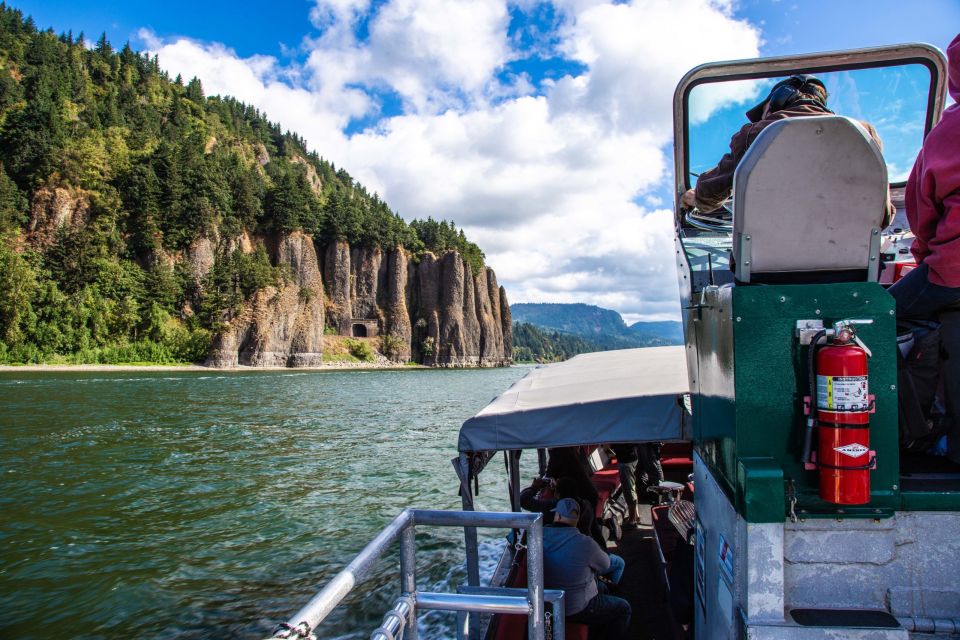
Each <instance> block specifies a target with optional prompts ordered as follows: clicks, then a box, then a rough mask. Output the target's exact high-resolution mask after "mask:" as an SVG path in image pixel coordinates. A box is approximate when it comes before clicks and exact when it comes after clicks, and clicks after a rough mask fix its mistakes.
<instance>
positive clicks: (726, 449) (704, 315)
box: [689, 283, 900, 522]
mask: <svg viewBox="0 0 960 640" xmlns="http://www.w3.org/2000/svg"><path fill="white" fill-rule="evenodd" d="M893 309H894V302H893V298H891V297H890V295H889V294H887V292H886V291H885V290H884V289H883V287H881V286H880V285H878V284H875V283H842V284H824V285H753V286H737V287H722V288H717V287H708V288H707V289H706V290H704V292H703V294H702V296H701V298H700V299H699V301H698V303H697V304H696V305H691V309H690V310H689V313H690V314H691V315H690V321H691V322H692V323H693V325H694V326H695V327H696V330H695V335H696V340H697V345H696V346H697V350H698V379H697V381H696V384H695V385H693V390H694V392H695V394H696V396H697V397H696V400H695V403H694V438H695V443H696V446H697V449H698V451H699V452H700V454H701V455H702V456H703V458H704V459H705V460H706V461H707V463H708V464H709V465H710V467H711V469H712V471H713V472H714V474H715V475H716V476H717V478H718V479H719V480H720V484H721V486H723V487H724V488H725V490H726V491H727V492H728V495H729V497H730V499H731V501H732V502H733V503H734V504H735V505H736V507H737V510H738V511H739V512H740V513H741V515H743V516H744V517H745V518H746V519H747V520H748V521H751V522H770V521H778V520H782V519H783V517H784V516H785V514H786V508H787V505H786V494H785V487H784V486H783V485H784V483H786V482H788V481H790V480H793V481H794V486H795V491H796V497H797V512H798V514H799V515H802V516H805V517H836V516H837V515H844V516H848V517H878V516H879V517H882V516H886V515H889V514H891V513H892V512H893V510H894V509H895V508H897V507H898V506H899V505H900V496H899V492H898V489H897V483H898V478H899V466H900V463H899V452H898V442H897V399H896V387H895V384H896V353H895V351H894V350H895V349H896V329H895V318H894V316H893ZM849 318H862V319H871V320H873V324H872V325H869V326H863V327H859V328H858V335H860V337H861V338H862V340H863V341H864V342H865V343H866V344H867V346H868V347H870V348H871V350H872V351H873V356H872V357H871V359H870V362H869V368H870V392H871V393H872V394H874V395H875V396H876V413H875V414H874V415H873V416H871V421H870V428H871V441H870V444H871V448H872V449H874V450H876V451H877V469H876V470H875V471H873V472H872V474H871V501H870V503H869V504H868V505H864V506H856V507H839V508H838V507H837V505H831V504H828V503H825V502H823V501H821V500H820V499H819V497H818V474H817V472H816V471H806V470H804V468H803V464H802V460H801V457H802V456H801V453H802V447H803V432H804V422H805V420H804V412H803V398H804V396H805V395H808V394H809V391H808V389H809V385H808V382H807V372H806V369H807V364H806V357H807V347H805V346H801V345H800V344H799V342H798V340H797V338H796V337H795V335H794V334H795V329H796V322H797V320H806V319H822V320H823V321H824V323H825V325H826V326H829V325H830V324H832V323H833V322H835V321H837V320H842V319H849ZM749 459H766V460H767V461H768V462H766V463H764V465H765V466H764V467H763V468H764V470H765V471H766V472H768V471H769V470H770V469H769V468H768V467H770V465H771V464H773V465H774V466H779V469H780V470H781V473H782V479H781V481H780V482H781V486H780V489H779V491H778V492H774V493H777V494H778V497H775V496H773V495H772V494H771V491H772V489H771V482H772V481H771V479H770V477H769V475H763V474H761V475H756V476H755V475H754V474H753V471H752V470H753V468H754V467H753V464H754V463H753V462H750V463H749V464H746V466H744V464H743V463H744V462H745V461H746V460H749ZM770 461H773V462H772V463H771V462H770ZM757 473H760V471H759V470H758V471H757ZM754 478H756V481H754ZM755 492H756V493H755ZM777 512H779V514H780V515H779V518H775V516H774V515H773V514H774V513H777ZM771 518H775V519H774V520H771Z"/></svg>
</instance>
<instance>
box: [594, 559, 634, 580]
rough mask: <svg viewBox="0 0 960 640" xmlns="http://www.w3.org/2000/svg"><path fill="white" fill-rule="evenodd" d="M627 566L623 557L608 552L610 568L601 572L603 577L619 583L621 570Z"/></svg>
mask: <svg viewBox="0 0 960 640" xmlns="http://www.w3.org/2000/svg"><path fill="white" fill-rule="evenodd" d="M626 568H627V563H626V562H624V561H623V558H621V557H620V556H618V555H616V554H615V553H611V554H610V568H609V569H607V570H606V571H604V572H603V573H601V574H600V575H602V576H603V577H604V578H606V579H607V580H609V581H610V582H612V583H613V584H620V578H622V577H623V570H624V569H626Z"/></svg>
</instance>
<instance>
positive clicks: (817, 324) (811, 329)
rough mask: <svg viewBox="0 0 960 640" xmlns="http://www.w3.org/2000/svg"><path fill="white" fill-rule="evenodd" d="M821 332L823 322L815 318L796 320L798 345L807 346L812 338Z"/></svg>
mask: <svg viewBox="0 0 960 640" xmlns="http://www.w3.org/2000/svg"><path fill="white" fill-rule="evenodd" d="M820 331H823V320H821V319H820V318H816V319H814V320H797V330H796V336H797V339H798V340H799V341H800V344H801V345H803V346H807V345H809V344H810V342H811V341H812V340H813V336H815V335H817V333H819V332H820Z"/></svg>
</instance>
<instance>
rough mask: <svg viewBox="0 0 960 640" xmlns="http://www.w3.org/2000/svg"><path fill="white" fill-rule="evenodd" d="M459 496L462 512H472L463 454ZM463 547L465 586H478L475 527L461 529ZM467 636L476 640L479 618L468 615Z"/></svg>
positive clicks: (478, 567)
mask: <svg viewBox="0 0 960 640" xmlns="http://www.w3.org/2000/svg"><path fill="white" fill-rule="evenodd" d="M458 472H459V473H458V475H459V476H460V496H461V503H462V505H463V511H465V512H466V511H473V510H474V509H473V487H471V486H470V458H469V457H468V456H467V454H465V453H461V454H460V468H459V469H458ZM463 546H464V551H465V552H466V556H467V584H468V585H471V586H474V587H479V586H480V542H479V540H478V539H477V528H476V527H464V528H463ZM467 621H468V624H469V630H468V631H467V634H468V636H470V637H472V638H476V637H477V636H478V635H480V617H479V616H474V615H468V616H467Z"/></svg>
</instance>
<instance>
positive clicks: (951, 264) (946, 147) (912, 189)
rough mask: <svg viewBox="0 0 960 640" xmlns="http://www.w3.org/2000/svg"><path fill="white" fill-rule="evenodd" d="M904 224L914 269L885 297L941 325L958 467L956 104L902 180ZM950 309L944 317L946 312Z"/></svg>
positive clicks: (959, 61) (901, 312) (953, 50)
mask: <svg viewBox="0 0 960 640" xmlns="http://www.w3.org/2000/svg"><path fill="white" fill-rule="evenodd" d="M947 60H948V65H947V68H948V78H949V82H948V86H949V88H950V95H951V96H952V97H953V99H954V100H957V101H958V102H960V35H958V36H957V37H956V38H954V39H953V42H951V43H950V46H949V47H948V48H947ZM905 204H906V208H907V221H908V222H909V223H910V230H911V231H913V234H914V236H915V237H916V239H915V240H914V241H913V246H912V247H911V251H912V252H913V256H914V258H915V259H916V261H917V265H918V266H917V268H916V269H913V270H912V271H910V272H909V273H908V274H907V275H906V276H904V277H903V278H902V279H901V280H899V281H898V282H896V283H895V284H894V285H893V286H892V287H890V289H889V291H890V293H891V295H893V297H894V298H895V299H896V301H897V318H900V319H920V320H931V319H933V320H935V319H937V318H938V316H939V320H940V322H941V326H940V339H941V344H942V346H943V350H944V351H945V352H946V354H947V358H946V362H945V363H944V367H943V385H944V400H945V401H946V405H947V406H946V410H947V422H948V423H949V424H950V427H949V429H950V432H949V433H948V434H947V456H948V457H949V458H950V460H951V461H953V462H956V463H958V464H960V307H958V304H960V104H954V105H952V106H951V107H949V108H948V109H947V110H946V111H944V112H943V117H942V118H941V120H940V122H939V123H937V126H935V127H934V128H933V129H932V130H931V131H930V133H929V134H928V135H927V138H926V140H924V141H923V147H922V148H921V149H920V153H919V155H918V156H917V160H916V163H915V164H914V165H913V170H912V171H911V172H910V178H909V179H908V180H907V191H906V198H905ZM948 309H949V311H948Z"/></svg>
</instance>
